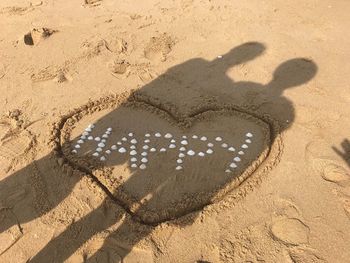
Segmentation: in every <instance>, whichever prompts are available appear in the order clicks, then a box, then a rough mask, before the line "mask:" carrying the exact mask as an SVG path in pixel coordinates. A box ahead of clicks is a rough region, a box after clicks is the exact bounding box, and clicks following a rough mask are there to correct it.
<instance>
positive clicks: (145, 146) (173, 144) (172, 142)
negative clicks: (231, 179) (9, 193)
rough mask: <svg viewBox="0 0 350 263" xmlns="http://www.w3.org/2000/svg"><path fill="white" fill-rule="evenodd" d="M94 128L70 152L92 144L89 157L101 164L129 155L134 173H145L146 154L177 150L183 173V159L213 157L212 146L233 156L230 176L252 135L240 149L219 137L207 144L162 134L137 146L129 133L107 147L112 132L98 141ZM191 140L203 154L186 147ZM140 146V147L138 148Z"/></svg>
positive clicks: (178, 164) (109, 130) (147, 137)
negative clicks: (160, 143)
mask: <svg viewBox="0 0 350 263" xmlns="http://www.w3.org/2000/svg"><path fill="white" fill-rule="evenodd" d="M94 127H95V126H94V125H93V124H90V125H89V126H88V127H87V128H86V129H85V131H84V132H83V133H82V135H81V136H80V138H79V139H78V141H77V143H76V144H75V145H74V149H73V150H72V153H74V154H77V153H78V152H79V149H80V148H81V145H82V144H84V143H85V142H86V141H95V142H96V144H97V147H96V149H95V151H94V152H93V153H92V156H93V157H95V158H99V160H100V161H102V162H104V161H106V160H107V158H108V156H109V155H110V154H111V153H112V152H117V153H119V154H128V155H129V156H130V162H131V165H130V167H131V168H133V169H136V168H139V169H141V170H144V169H146V168H147V163H148V155H149V153H154V152H160V153H166V152H167V151H168V150H174V149H175V150H178V159H177V160H176V165H177V166H176V168H175V169H176V170H182V169H183V163H184V159H185V158H190V157H193V156H199V157H205V156H207V155H212V154H214V145H220V147H221V148H223V149H226V150H227V151H229V152H232V156H233V157H232V160H231V162H230V164H229V165H228V167H227V169H226V170H225V172H227V173H230V172H232V170H234V169H236V168H237V167H238V165H239V163H240V162H241V158H243V155H244V154H245V152H246V151H247V150H248V148H249V145H250V144H251V143H252V138H253V134H252V133H250V132H247V133H246V134H245V138H244V143H243V144H242V145H241V146H240V147H239V148H237V149H236V148H235V147H233V146H231V145H229V144H227V143H225V142H224V140H223V138H222V137H215V138H213V139H212V141H210V140H209V139H208V138H207V137H206V136H199V135H192V136H186V135H183V136H181V138H180V139H179V138H174V136H173V135H172V134H171V133H165V134H161V133H160V132H156V133H152V134H151V133H146V134H144V140H143V141H142V142H140V143H139V142H138V141H137V139H136V138H135V137H134V134H133V133H132V132H129V133H128V134H127V136H125V137H122V138H121V139H120V141H117V142H116V144H113V145H112V146H111V147H109V148H107V147H106V142H107V140H108V138H109V136H110V135H111V133H112V131H113V129H112V128H107V129H106V131H105V133H104V134H102V135H101V136H100V137H99V136H97V137H93V136H92V135H91V132H92V130H93V129H94ZM152 138H153V139H154V138H158V139H162V138H163V139H166V140H168V141H169V143H168V146H167V147H161V148H160V147H158V148H156V147H152V145H151V139H152ZM190 138H191V139H194V140H200V141H202V142H203V143H205V144H206V146H207V147H206V150H205V151H198V152H196V151H194V150H193V149H191V148H190V146H189V141H188V140H189V139H190ZM127 143H128V144H129V145H130V146H129V147H128V148H127V147H125V144H127ZM138 144H139V145H141V146H138Z"/></svg>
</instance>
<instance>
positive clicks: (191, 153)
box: [187, 150, 196, 156]
mask: <svg viewBox="0 0 350 263" xmlns="http://www.w3.org/2000/svg"><path fill="white" fill-rule="evenodd" d="M187 154H188V155H189V156H193V155H195V154H196V153H195V152H194V151H192V150H189V151H188V152H187Z"/></svg>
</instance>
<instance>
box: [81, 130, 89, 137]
mask: <svg viewBox="0 0 350 263" xmlns="http://www.w3.org/2000/svg"><path fill="white" fill-rule="evenodd" d="M81 135H83V136H88V135H89V133H88V132H86V131H85V132H83V133H82V134H81Z"/></svg>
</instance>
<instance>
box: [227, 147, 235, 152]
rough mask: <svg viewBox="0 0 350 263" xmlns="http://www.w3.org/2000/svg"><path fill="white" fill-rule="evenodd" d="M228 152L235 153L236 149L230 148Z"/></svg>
mask: <svg viewBox="0 0 350 263" xmlns="http://www.w3.org/2000/svg"><path fill="white" fill-rule="evenodd" d="M228 150H229V151H230V152H234V151H235V150H236V149H235V148H233V147H230V148H228Z"/></svg>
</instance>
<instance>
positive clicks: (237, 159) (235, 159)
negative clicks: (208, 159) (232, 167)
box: [233, 156, 241, 162]
mask: <svg viewBox="0 0 350 263" xmlns="http://www.w3.org/2000/svg"><path fill="white" fill-rule="evenodd" d="M233 160H234V161H235V162H240V161H241V158H239V157H238V156H237V157H235V158H233Z"/></svg>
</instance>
